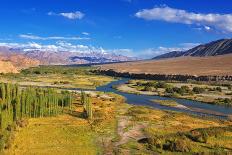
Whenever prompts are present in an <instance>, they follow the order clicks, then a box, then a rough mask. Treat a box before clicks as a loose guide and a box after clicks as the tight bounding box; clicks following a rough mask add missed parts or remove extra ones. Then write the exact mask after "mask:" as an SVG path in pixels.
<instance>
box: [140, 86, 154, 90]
mask: <svg viewBox="0 0 232 155" xmlns="http://www.w3.org/2000/svg"><path fill="white" fill-rule="evenodd" d="M143 90H144V91H153V90H154V89H153V88H152V87H151V86H145V87H144V89H143Z"/></svg>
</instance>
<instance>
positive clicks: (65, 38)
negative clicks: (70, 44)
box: [19, 34, 90, 40]
mask: <svg viewBox="0 0 232 155" xmlns="http://www.w3.org/2000/svg"><path fill="white" fill-rule="evenodd" d="M19 37H20V38H23V39H31V40H89V39H90V38H86V37H78V36H74V37H62V36H50V37H41V36H36V35H32V34H20V35H19Z"/></svg>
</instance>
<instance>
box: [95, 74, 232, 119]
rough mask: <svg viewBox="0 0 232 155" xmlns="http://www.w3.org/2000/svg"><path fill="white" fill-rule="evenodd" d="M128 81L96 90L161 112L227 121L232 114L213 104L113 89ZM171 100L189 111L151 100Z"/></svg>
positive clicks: (228, 108)
mask: <svg viewBox="0 0 232 155" xmlns="http://www.w3.org/2000/svg"><path fill="white" fill-rule="evenodd" d="M128 80H129V79H126V78H122V79H120V80H117V81H113V82H111V83H109V84H107V85H104V86H100V87H97V88H96V90H97V91H102V92H113V93H116V94H119V95H121V96H124V97H125V99H126V102H127V103H129V104H133V105H143V106H149V107H154V108H156V109H161V110H172V111H180V112H185V113H190V114H194V115H198V116H206V117H216V118H220V119H226V118H227V116H228V115H231V114H232V108H231V107H225V106H219V105H211V104H206V103H202V102H198V101H192V100H187V99H177V98H169V97H160V96H151V95H140V94H139V95H137V94H131V93H125V92H120V91H118V90H116V89H113V88H112V86H113V85H120V84H124V83H126V82H127V81H128ZM170 99H171V100H174V101H176V102H178V103H179V104H181V105H184V106H186V107H188V108H189V109H180V108H175V107H167V106H161V105H159V104H155V103H154V102H152V101H151V100H170ZM190 109H191V110H190Z"/></svg>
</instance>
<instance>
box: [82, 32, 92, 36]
mask: <svg viewBox="0 0 232 155" xmlns="http://www.w3.org/2000/svg"><path fill="white" fill-rule="evenodd" d="M82 34H83V35H86V36H89V35H90V34H89V33H88V32H82Z"/></svg>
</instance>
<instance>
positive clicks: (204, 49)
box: [153, 39, 232, 59]
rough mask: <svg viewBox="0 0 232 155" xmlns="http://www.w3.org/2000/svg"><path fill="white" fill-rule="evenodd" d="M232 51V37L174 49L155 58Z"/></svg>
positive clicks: (194, 55) (216, 53) (201, 55)
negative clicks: (186, 48) (190, 47)
mask: <svg viewBox="0 0 232 155" xmlns="http://www.w3.org/2000/svg"><path fill="white" fill-rule="evenodd" d="M230 53H232V39H221V40H217V41H213V42H210V43H207V44H202V45H199V46H196V47H194V48H192V49H189V50H187V51H173V52H170V53H166V54H163V55H159V56H156V57H154V58H153V59H165V58H175V57H182V56H192V57H206V56H217V55H224V54H230Z"/></svg>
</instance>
